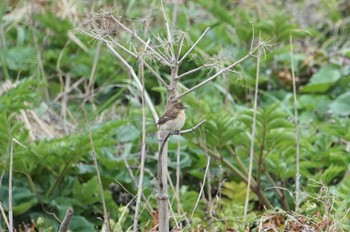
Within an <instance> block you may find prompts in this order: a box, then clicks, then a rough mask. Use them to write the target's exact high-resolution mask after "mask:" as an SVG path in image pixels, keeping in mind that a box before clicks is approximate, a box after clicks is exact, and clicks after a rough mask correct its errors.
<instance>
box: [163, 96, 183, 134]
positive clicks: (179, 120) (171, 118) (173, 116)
mask: <svg viewBox="0 0 350 232" xmlns="http://www.w3.org/2000/svg"><path fill="white" fill-rule="evenodd" d="M186 108H187V107H185V106H184V105H183V104H182V103H181V102H175V103H172V104H170V105H169V107H168V109H167V110H166V111H165V113H164V114H163V116H162V117H160V118H159V120H158V123H157V125H158V138H159V139H162V138H164V137H165V136H166V135H167V134H168V133H175V132H177V131H179V130H181V128H182V127H183V126H184V124H185V120H186V113H185V109H186Z"/></svg>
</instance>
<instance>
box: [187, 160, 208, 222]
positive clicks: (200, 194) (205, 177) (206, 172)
mask: <svg viewBox="0 0 350 232" xmlns="http://www.w3.org/2000/svg"><path fill="white" fill-rule="evenodd" d="M209 166H210V156H208V162H207V167H206V168H205V173H204V177H203V184H202V187H201V190H200V191H199V195H198V198H197V201H196V204H195V205H194V207H193V209H192V212H191V216H190V221H191V220H192V217H193V214H194V212H195V211H196V209H197V206H198V203H199V200H200V197H201V196H202V194H203V189H204V186H205V181H206V179H207V174H208V170H209Z"/></svg>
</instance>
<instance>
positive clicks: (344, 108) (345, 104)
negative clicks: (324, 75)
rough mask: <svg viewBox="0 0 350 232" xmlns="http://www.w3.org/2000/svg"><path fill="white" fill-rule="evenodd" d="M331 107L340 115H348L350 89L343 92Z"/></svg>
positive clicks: (349, 111) (349, 110) (349, 112)
mask: <svg viewBox="0 0 350 232" xmlns="http://www.w3.org/2000/svg"><path fill="white" fill-rule="evenodd" d="M329 108H330V109H331V110H332V111H333V112H334V113H335V114H338V115H341V116H347V115H350V91H348V92H346V93H343V94H342V95H340V96H339V97H337V98H336V99H335V100H334V101H333V102H332V103H331V104H330V105H329Z"/></svg>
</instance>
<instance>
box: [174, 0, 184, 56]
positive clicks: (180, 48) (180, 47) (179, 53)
mask: <svg viewBox="0 0 350 232" xmlns="http://www.w3.org/2000/svg"><path fill="white" fill-rule="evenodd" d="M175 4H176V3H175ZM184 41H185V35H182V36H181V39H180V43H179V48H178V50H177V55H176V60H179V59H180V56H181V51H182V47H183V44H184Z"/></svg>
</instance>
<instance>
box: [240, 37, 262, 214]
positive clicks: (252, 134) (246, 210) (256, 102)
mask: <svg viewBox="0 0 350 232" xmlns="http://www.w3.org/2000/svg"><path fill="white" fill-rule="evenodd" d="M259 40H260V36H259ZM260 53H261V52H260V49H259V50H258V56H257V67H256V79H255V93H254V113H253V125H252V133H251V138H250V139H251V143H250V155H249V168H248V183H247V195H246V198H245V204H244V214H243V220H244V221H245V220H246V219H247V213H248V205H249V194H250V191H249V190H250V186H251V180H252V172H253V161H254V141H255V130H256V113H257V110H258V92H259V76H260V74H259V72H260ZM258 191H259V190H258Z"/></svg>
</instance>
